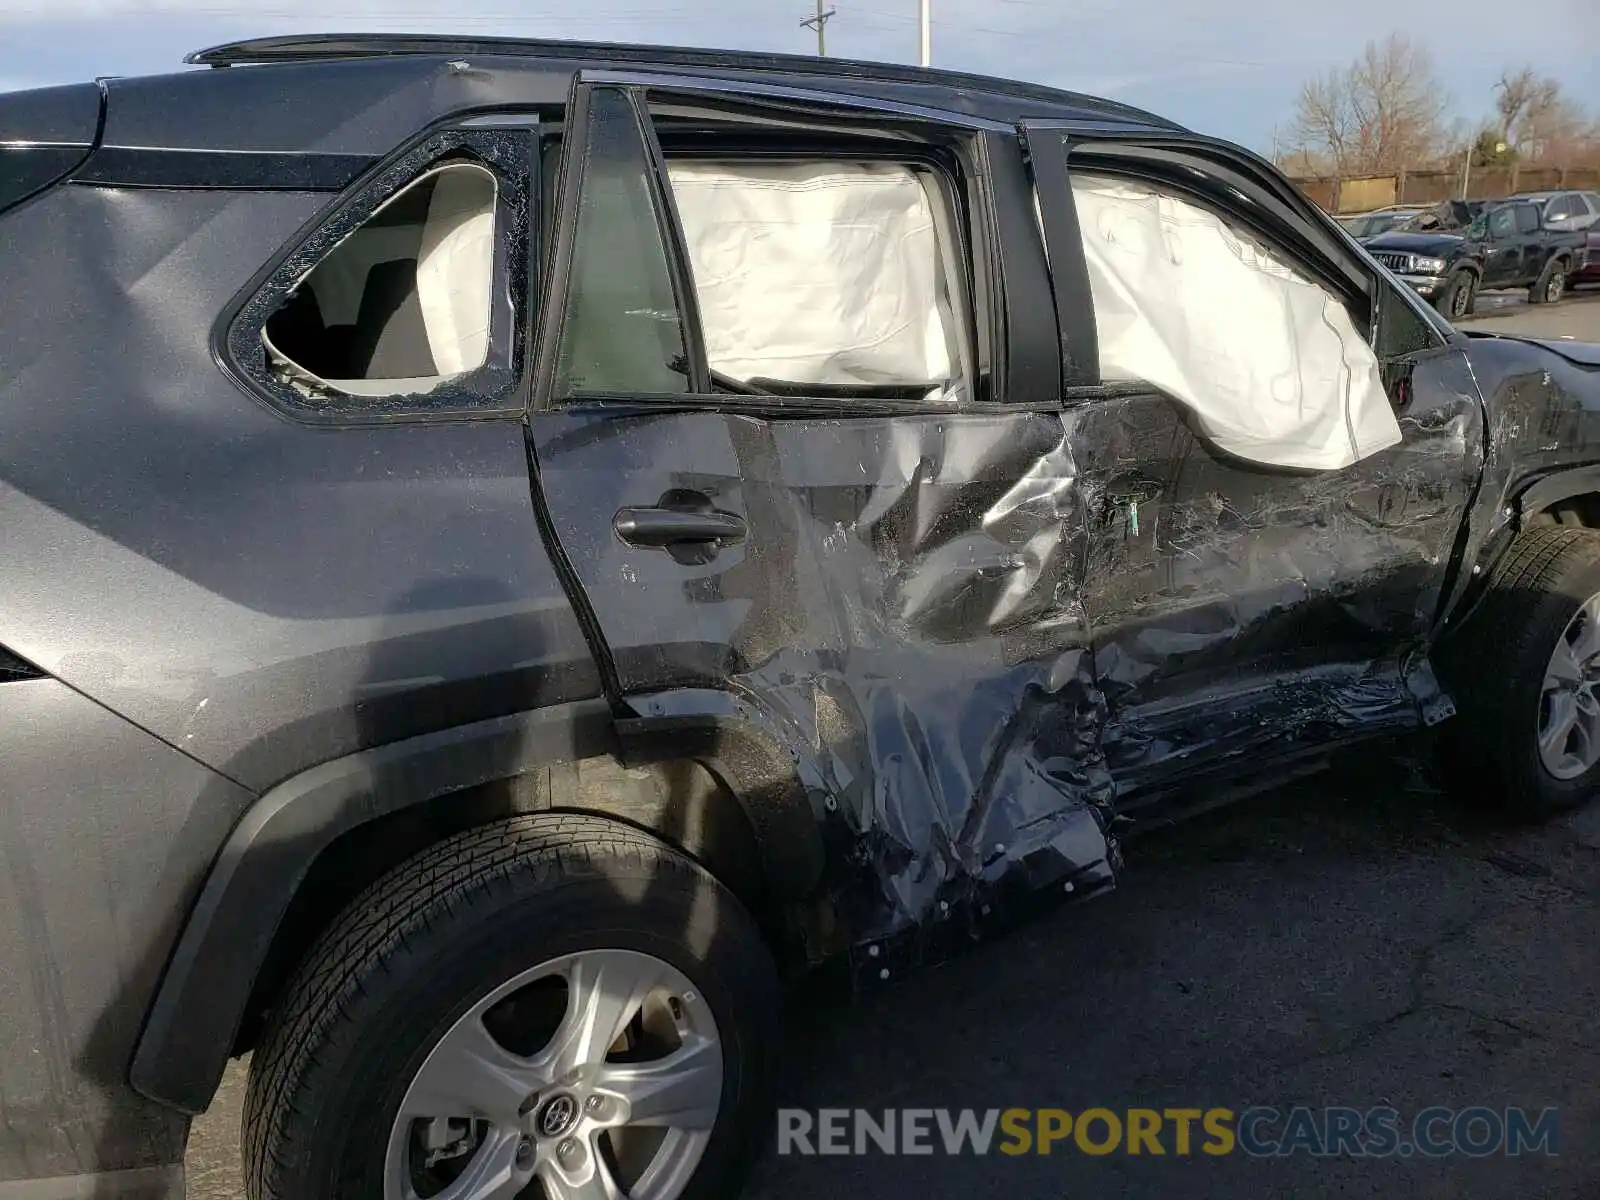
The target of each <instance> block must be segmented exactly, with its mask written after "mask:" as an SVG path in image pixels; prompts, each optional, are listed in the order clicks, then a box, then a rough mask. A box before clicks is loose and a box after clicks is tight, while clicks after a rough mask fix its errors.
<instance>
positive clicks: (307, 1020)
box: [242, 813, 781, 1200]
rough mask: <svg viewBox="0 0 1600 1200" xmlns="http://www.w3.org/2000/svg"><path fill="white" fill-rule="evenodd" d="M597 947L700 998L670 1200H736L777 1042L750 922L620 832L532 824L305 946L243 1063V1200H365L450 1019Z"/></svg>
mask: <svg viewBox="0 0 1600 1200" xmlns="http://www.w3.org/2000/svg"><path fill="white" fill-rule="evenodd" d="M641 898H642V899H641ZM605 948H609V949H628V950H636V951H643V952H646V953H649V954H652V955H654V956H655V957H657V958H659V959H661V960H663V961H665V962H667V963H668V964H670V965H671V966H672V967H674V968H676V969H677V970H678V971H681V972H682V973H683V974H684V975H686V976H687V977H688V978H689V980H690V981H691V982H692V983H693V984H694V985H695V986H696V987H698V988H699V989H700V990H701V995H702V996H703V997H704V999H705V1002H706V1004H707V1005H708V1006H709V1008H710V1011H711V1013H712V1014H713V1016H714V1018H715V1021H716V1025H717V1030H718V1034H719V1036H720V1038H721V1042H722V1048H723V1091H722V1100H721V1105H720V1108H719V1110H718V1116H717V1119H716V1124H715V1127H714V1129H713V1131H712V1133H711V1136H710V1141H709V1144H708V1145H707V1148H706V1150H705V1153H704V1155H703V1156H702V1158H701V1160H700V1164H699V1167H698V1168H697V1169H696V1171H695V1173H694V1175H693V1178H692V1179H691V1180H690V1183H689V1185H688V1187H687V1189H686V1190H685V1191H684V1192H683V1193H682V1195H683V1196H685V1197H691V1198H695V1200H702V1198H703V1200H721V1198H724V1197H727V1196H732V1195H736V1194H737V1193H738V1191H739V1188H740V1187H741V1186H742V1182H743V1179H744V1176H745V1175H746V1174H747V1172H748V1170H749V1168H750V1166H751V1163H752V1160H753V1158H754V1155H755V1153H756V1151H757V1150H759V1148H760V1147H761V1145H762V1144H763V1136H762V1135H763V1133H764V1131H765V1130H766V1129H768V1128H770V1108H769V1105H770V1104H771V1086H772V1082H773V1075H774V1069H775V1064H776V1061H777V1055H778V1041H777V1039H778V1037H779V1035H780V1025H781V1018H780V1012H781V998H780V990H779V984H778V976H777V971H776V968H775V966H774V964H773V961H772V958H771V956H770V954H769V952H768V950H767V947H766V945H765V943H764V942H763V940H762V937H761V935H760V933H759V931H758V929H757V927H756V925H755V923H754V921H753V920H752V919H751V917H750V916H749V914H748V913H747V912H746V911H745V909H744V908H743V907H742V906H741V905H740V904H739V902H738V901H737V900H736V899H735V898H734V897H733V895H732V894H731V893H729V892H728V891H727V890H726V889H725V888H724V887H722V885H721V884H719V883H718V882H717V881H716V880H715V879H713V878H712V877H711V876H710V875H709V874H707V873H706V872H705V871H704V870H702V869H701V868H700V867H699V866H698V865H697V864H696V863H694V862H692V861H691V860H690V859H688V858H686V857H684V856H683V855H681V854H679V853H677V852H675V851H673V850H672V849H670V848H669V847H667V846H665V845H663V844H662V843H660V842H658V841H656V840H654V839H652V838H650V837H648V836H646V835H644V834H643V833H640V832H639V831H637V830H635V829H633V828H632V827H630V826H625V825H621V824H618V823H616V822H612V821H607V820H603V819H599V818H594V817H588V816H582V815H577V814H557V813H541V814H532V815H523V816H517V817H513V818H509V819H506V820H502V821H498V822H496V823H494V824H492V825H488V826H484V827H481V828H478V829H473V830H469V831H467V832H466V833H463V834H460V835H458V836H455V837H452V838H450V839H448V840H446V841H444V842H441V843H440V844H438V845H437V846H434V847H432V848H430V849H429V850H427V851H425V852H424V853H422V854H420V855H418V856H417V857H416V858H414V859H412V860H411V861H409V862H407V863H405V864H404V865H402V866H401V867H399V868H397V869H396V870H395V871H393V872H391V873H390V874H389V875H388V876H387V877H386V878H384V879H383V880H381V881H380V882H379V883H377V884H375V885H374V886H373V887H372V888H371V889H369V890H368V891H367V893H366V894H365V895H363V896H362V897H361V898H360V899H358V900H357V901H356V902H355V903H354V904H352V905H351V907H350V908H349V909H348V910H347V911H346V912H345V913H344V914H343V915H342V916H341V917H340V918H339V919H338V920H337V921H336V922H335V923H334V925H333V926H332V927H331V928H330V929H329V930H328V931H327V932H326V933H325V934H324V935H323V937H322V938H321V939H320V940H319V941H318V943H317V945H316V946H315V948H314V949H313V950H312V951H311V953H310V954H309V955H308V956H307V959H306V961H305V963H304V964H303V965H302V967H301V968H300V969H299V971H298V972H297V974H296V976H295V978H294V980H293V982H292V983H291V984H290V986H289V989H288V991H287V993H286V996H285V998H284V1000H283V1002H282V1004H281V1005H279V1006H278V1008H277V1010H276V1012H275V1014H274V1016H273V1017H272V1019H271V1020H270V1021H269V1023H268V1027H267V1030H266V1032H265V1034H264V1036H263V1039H262V1042H261V1044H260V1046H259V1047H258V1048H257V1049H256V1052H255V1056H254V1059H253V1062H252V1064H251V1068H250V1080H249V1087H248V1091H247V1094H246V1100H245V1108H244V1121H243V1131H242V1143H243V1154H244V1168H245V1191H246V1194H247V1195H248V1196H249V1197H250V1200H311V1198H312V1197H315V1198H317V1200H381V1197H382V1196H383V1195H384V1189H383V1182H382V1174H383V1167H384V1160H385V1154H386V1149H387V1144H388V1137H389V1132H390V1129H391V1128H392V1124H393V1114H394V1113H395V1111H396V1110H397V1108H398V1106H399V1104H400V1102H401V1100H402V1098H403V1096H404V1094H405V1090H406V1088H407V1086H408V1085H409V1082H410V1080H411V1079H412V1078H414V1077H415V1075H416V1072H417V1070H418V1069H419V1068H420V1066H421V1063H422V1062H423V1060H424V1058H425V1057H426V1055H427V1053H428V1051H429V1050H430V1049H431V1048H432V1047H433V1045H434V1044H435V1043H436V1042H437V1041H438V1039H439V1038H440V1037H442V1036H443V1034H444V1032H445V1031H446V1030H448V1029H449V1028H450V1027H451V1026H452V1025H453V1023H454V1022H455V1020H456V1018H457V1017H458V1016H459V1015H460V1014H461V1013H463V1012H465V1011H467V1010H468V1009H469V1008H470V1007H471V1006H472V1004H473V1002H474V1001H475V1000H476V999H478V998H479V997H482V996H484V995H487V994H488V992H489V991H490V990H491V989H492V988H494V987H495V986H497V985H499V984H501V983H504V982H505V981H507V980H510V979H512V978H514V977H515V976H516V975H517V974H519V973H521V972H522V971H524V970H527V969H529V968H532V967H535V966H537V965H539V964H540V963H542V962H545V961H548V960H550V959H552V958H555V957H558V956H560V955H562V954H570V953H575V952H578V951H581V950H588V949H605Z"/></svg>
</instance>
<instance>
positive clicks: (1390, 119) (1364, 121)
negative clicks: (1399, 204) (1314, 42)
mask: <svg viewBox="0 0 1600 1200" xmlns="http://www.w3.org/2000/svg"><path fill="white" fill-rule="evenodd" d="M1447 106H1448V101H1447V99H1446V97H1445V94H1444V89H1443V88H1442V87H1441V86H1440V83H1439V78H1438V75H1437V74H1436V73H1435V71H1434V67H1433V56H1432V55H1431V54H1430V53H1429V52H1428V49H1427V47H1425V46H1423V45H1421V44H1419V43H1417V42H1413V41H1411V40H1410V39H1409V38H1406V37H1402V36H1401V35H1399V34H1391V35H1390V36H1389V38H1388V39H1387V40H1386V41H1383V42H1381V43H1380V42H1368V43H1367V46H1366V49H1365V50H1364V51H1363V52H1362V54H1361V57H1359V58H1358V59H1356V61H1355V62H1353V63H1351V64H1350V65H1349V66H1348V67H1345V68H1343V69H1336V70H1332V71H1329V72H1328V73H1327V74H1326V75H1323V76H1319V77H1318V78H1315V79H1309V80H1307V81H1306V83H1305V85H1304V86H1303V87H1302V88H1301V89H1300V97H1299V100H1298V102H1297V105H1296V109H1295V123H1294V131H1293V136H1294V138H1295V139H1296V140H1297V141H1298V142H1299V147H1300V148H1301V149H1303V150H1308V151H1311V152H1318V151H1320V152H1322V153H1324V154H1326V155H1327V157H1329V158H1330V159H1332V161H1333V165H1334V169H1335V170H1336V171H1338V172H1339V173H1340V174H1361V173H1368V174H1379V173H1382V172H1386V171H1396V170H1399V169H1401V168H1402V167H1415V166H1419V165H1421V164H1422V163H1424V162H1426V161H1428V160H1430V159H1432V158H1433V157H1435V156H1436V155H1437V154H1438V152H1439V150H1440V148H1441V144H1442V142H1443V139H1444V129H1443V125H1444V115H1445V109H1446V107H1447Z"/></svg>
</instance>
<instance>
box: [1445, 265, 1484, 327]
mask: <svg viewBox="0 0 1600 1200" xmlns="http://www.w3.org/2000/svg"><path fill="white" fill-rule="evenodd" d="M1477 300H1478V281H1477V278H1476V277H1475V276H1474V275H1473V274H1472V272H1471V271H1457V272H1455V273H1454V274H1453V275H1451V276H1450V278H1449V279H1448V280H1447V281H1446V282H1445V285H1444V287H1443V289H1441V290H1440V292H1439V296H1438V300H1437V303H1438V307H1439V311H1440V312H1441V313H1443V314H1444V315H1445V316H1447V317H1449V318H1450V319H1451V320H1452V321H1456V320H1460V319H1461V318H1462V317H1467V316H1471V315H1472V310H1473V308H1474V307H1475V306H1476V304H1477Z"/></svg>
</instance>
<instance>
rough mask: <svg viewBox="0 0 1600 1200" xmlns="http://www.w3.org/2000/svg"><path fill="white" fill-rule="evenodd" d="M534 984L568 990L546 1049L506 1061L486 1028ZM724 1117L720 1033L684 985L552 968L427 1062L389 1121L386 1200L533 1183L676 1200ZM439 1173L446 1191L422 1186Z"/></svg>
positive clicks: (624, 955)
mask: <svg viewBox="0 0 1600 1200" xmlns="http://www.w3.org/2000/svg"><path fill="white" fill-rule="evenodd" d="M543 984H556V985H558V989H559V985H561V984H564V985H565V986H564V991H565V1008H564V1012H563V1013H562V1015H561V1016H560V1017H559V1020H558V1021H557V1022H556V1023H555V1029H554V1032H553V1033H552V1034H551V1035H550V1036H549V1037H548V1038H547V1039H546V1040H545V1044H544V1045H543V1046H542V1047H541V1048H539V1049H537V1050H535V1051H533V1052H532V1053H531V1055H524V1054H519V1053H516V1052H515V1051H513V1050H511V1049H508V1048H507V1047H506V1046H505V1045H504V1044H502V1042H501V1041H500V1040H497V1038H496V1037H495V1035H493V1034H491V1033H490V1024H491V1023H486V1017H489V1016H491V1015H494V1014H497V1013H501V1012H504V1011H506V1008H505V1004H506V1002H508V1001H510V1002H511V1003H512V1004H515V1003H517V1000H516V999H515V998H516V997H518V996H519V994H521V995H527V994H528V990H529V989H530V988H536V987H539V986H540V985H543ZM545 994H546V995H549V994H550V993H549V992H546V993H545ZM507 1040H511V1039H507ZM624 1042H628V1043H630V1044H629V1046H628V1049H627V1052H626V1054H625V1060H624V1059H623V1056H620V1055H619V1053H617V1052H615V1048H616V1047H618V1046H619V1045H621V1044H622V1043H624ZM652 1049H654V1050H656V1051H659V1053H657V1054H655V1055H653V1056H652V1055H650V1054H649V1053H648V1052H649V1051H650V1050H652ZM721 1101H722V1043H721V1039H720V1038H719V1036H718V1033H717V1027H716V1022H715V1021H714V1019H713V1018H712V1015H711V1010H710V1008H709V1007H708V1006H707V1005H706V1002H705V999H704V997H702V996H700V995H698V993H697V992H696V990H695V988H694V985H693V984H691V983H690V982H689V980H688V979H687V978H686V977H685V976H684V975H683V974H682V973H681V972H680V971H678V970H677V969H676V968H674V967H672V966H670V965H668V964H667V963H665V962H663V961H661V960H660V959H658V958H655V957H653V956H651V955H648V954H641V953H637V952H635V951H632V950H586V951H583V952H580V953H577V954H570V955H567V956H565V957H563V958H557V959H552V960H551V961H549V962H547V963H543V964H541V965H539V966H537V967H534V968H532V969H531V970H528V971H524V972H523V973H522V974H520V975H518V976H516V977H515V978H514V979H510V980H508V981H507V982H506V983H504V984H502V985H501V986H499V987H497V988H495V989H494V990H493V991H492V992H490V993H489V994H488V995H486V996H484V997H483V998H482V999H480V1000H479V1001H478V1002H477V1003H475V1004H474V1005H473V1006H472V1008H471V1009H470V1010H469V1011H468V1012H467V1013H466V1014H465V1015H464V1016H462V1017H461V1018H460V1019H459V1020H457V1021H456V1023H455V1024H454V1025H453V1026H451V1028H450V1030H449V1031H448V1032H447V1033H446V1034H445V1035H444V1036H443V1037H442V1038H441V1039H440V1040H439V1042H438V1043H437V1044H436V1045H435V1046H434V1048H433V1050H432V1051H431V1052H430V1053H429V1055H428V1057H427V1059H426V1060H425V1061H424V1062H423V1064H422V1067H421V1069H420V1070H419V1071H418V1072H417V1074H416V1077H415V1078H414V1079H412V1081H411V1086H410V1087H409V1088H408V1089H407V1090H406V1094H405V1097H404V1099H403V1100H402V1101H401V1103H400V1108H399V1110H398V1112H397V1113H396V1115H395V1120H394V1126H393V1129H392V1131H391V1133H390V1135H389V1147H388V1153H387V1160H386V1164H385V1168H384V1200H514V1198H515V1197H518V1196H520V1195H522V1193H523V1191H524V1189H525V1188H528V1187H529V1185H530V1183H531V1182H532V1181H533V1180H534V1179H535V1178H536V1177H537V1179H538V1180H539V1182H540V1183H541V1184H542V1185H543V1188H544V1195H545V1197H546V1198H547V1200H623V1198H624V1197H626V1198H628V1200H675V1198H676V1197H677V1196H679V1195H680V1194H681V1193H682V1192H683V1189H684V1188H685V1187H686V1186H687V1185H688V1183H689V1180H690V1179H691V1178H692V1177H693V1175H694V1172H695V1168H696V1167H698V1166H699V1163H700V1158H701V1156H702V1155H703V1154H704V1153H705V1148H706V1144H707V1143H708V1142H709V1140H710V1138H711V1131H712V1129H713V1127H714V1126H715V1125H716V1121H717V1112H718V1109H719V1108H720V1106H721ZM440 1164H443V1165H444V1166H445V1170H446V1172H447V1174H448V1178H446V1179H444V1180H443V1181H442V1182H441V1181H438V1180H437V1179H429V1178H425V1177H427V1176H428V1175H429V1174H430V1173H432V1172H435V1171H436V1168H437V1167H438V1166H439V1165H440ZM419 1179H423V1183H422V1184H421V1185H420V1186H419V1182H418V1181H419ZM538 1194H539V1193H538V1188H532V1189H531V1190H530V1191H529V1195H532V1196H537V1195H538Z"/></svg>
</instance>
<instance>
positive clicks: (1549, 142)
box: [1494, 67, 1595, 159]
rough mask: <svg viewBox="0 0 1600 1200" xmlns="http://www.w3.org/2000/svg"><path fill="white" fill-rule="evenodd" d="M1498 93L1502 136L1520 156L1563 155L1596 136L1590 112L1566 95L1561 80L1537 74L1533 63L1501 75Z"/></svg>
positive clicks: (1495, 102) (1496, 86)
mask: <svg viewBox="0 0 1600 1200" xmlns="http://www.w3.org/2000/svg"><path fill="white" fill-rule="evenodd" d="M1495 93H1496V94H1495V98H1494V107H1495V112H1496V114H1497V115H1498V116H1499V121H1500V136H1501V139H1502V140H1503V141H1505V142H1506V144H1507V145H1508V146H1510V147H1512V149H1513V150H1514V151H1515V153H1516V154H1517V155H1518V156H1519V157H1523V158H1535V159H1538V158H1553V159H1560V158H1563V157H1566V156H1567V155H1569V154H1571V153H1572V151H1573V150H1574V148H1575V147H1578V146H1580V145H1581V144H1582V143H1584V142H1586V141H1589V140H1591V139H1592V138H1593V137H1594V136H1595V128H1594V126H1593V125H1592V124H1591V123H1590V121H1589V118H1588V116H1587V115H1586V114H1585V113H1584V111H1583V109H1582V108H1581V107H1579V106H1578V105H1577V104H1575V103H1574V102H1573V101H1572V100H1570V99H1568V98H1567V96H1566V94H1565V93H1564V92H1563V91H1562V90H1561V83H1560V81H1559V80H1555V79H1551V78H1549V77H1548V76H1540V75H1537V74H1535V73H1534V70H1533V68H1532V67H1523V68H1522V69H1521V70H1520V71H1507V72H1506V73H1505V74H1503V75H1501V76H1500V82H1499V83H1497V84H1495Z"/></svg>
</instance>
